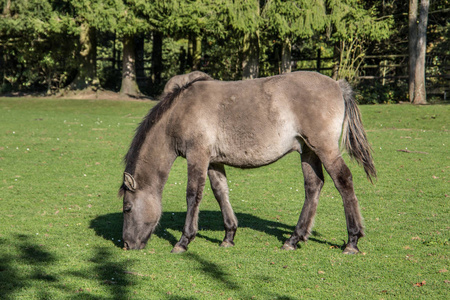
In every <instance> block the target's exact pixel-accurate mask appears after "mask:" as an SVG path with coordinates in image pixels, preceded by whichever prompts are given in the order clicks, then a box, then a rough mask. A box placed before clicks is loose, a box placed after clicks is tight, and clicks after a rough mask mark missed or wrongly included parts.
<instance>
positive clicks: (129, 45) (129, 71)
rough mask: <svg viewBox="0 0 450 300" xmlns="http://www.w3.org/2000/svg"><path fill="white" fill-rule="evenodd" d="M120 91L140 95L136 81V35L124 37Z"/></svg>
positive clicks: (134, 95) (135, 95) (130, 94)
mask: <svg viewBox="0 0 450 300" xmlns="http://www.w3.org/2000/svg"><path fill="white" fill-rule="evenodd" d="M120 93H121V94H125V95H129V96H133V97H137V96H139V95H140V92H139V87H138V85H137V81H136V52H135V43H134V36H130V35H126V36H124V38H123V60H122V85H121V88H120Z"/></svg>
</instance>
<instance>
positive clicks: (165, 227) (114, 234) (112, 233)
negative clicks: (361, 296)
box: [90, 210, 342, 248]
mask: <svg viewBox="0 0 450 300" xmlns="http://www.w3.org/2000/svg"><path fill="white" fill-rule="evenodd" d="M236 217H237V219H238V220H239V228H241V229H242V228H250V229H252V230H255V231H259V232H262V233H265V234H268V235H271V236H274V237H276V238H277V239H278V240H279V241H280V243H283V242H284V241H285V240H286V239H287V238H288V237H289V236H290V234H291V233H292V231H293V230H294V225H292V226H291V225H287V224H284V223H282V222H279V221H270V220H265V219H261V218H259V217H257V216H254V215H251V214H247V213H236ZM185 218H186V212H170V211H169V212H164V213H163V215H162V217H161V220H160V224H159V226H158V227H157V228H156V230H155V232H154V234H155V235H156V236H158V237H159V238H162V239H165V240H167V241H168V242H169V243H170V244H171V245H172V246H174V245H175V244H176V243H177V241H178V238H179V237H178V238H177V237H175V236H174V235H173V234H172V233H171V232H170V231H178V232H180V236H181V230H182V229H183V226H184V221H185ZM122 224H123V216H122V213H111V214H106V215H101V216H98V217H96V218H95V219H93V220H91V223H90V228H92V229H94V231H95V233H96V234H97V235H98V236H101V237H103V238H104V239H106V240H109V241H113V242H114V244H115V245H116V246H118V247H123V243H122V242H120V240H121V236H122ZM239 228H238V233H237V234H239ZM169 229H170V231H169ZM206 231H223V232H225V231H224V225H223V218H222V213H221V212H220V211H210V210H206V211H200V215H199V231H198V233H197V238H203V239H206V240H208V241H210V242H213V243H217V244H220V243H221V242H222V241H221V240H218V239H216V238H212V237H210V236H208V235H207V234H204V233H205V232H206ZM309 240H310V241H314V242H317V243H322V244H327V245H329V246H333V247H339V248H341V247H342V245H337V244H334V243H330V242H328V241H326V240H324V239H322V238H321V237H320V234H319V233H318V232H316V231H313V232H312V235H311V237H310V238H309Z"/></svg>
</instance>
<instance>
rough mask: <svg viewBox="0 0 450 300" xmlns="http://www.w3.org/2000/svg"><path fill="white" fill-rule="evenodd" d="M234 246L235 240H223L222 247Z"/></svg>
mask: <svg viewBox="0 0 450 300" xmlns="http://www.w3.org/2000/svg"><path fill="white" fill-rule="evenodd" d="M233 246H234V243H233V242H227V241H223V242H222V243H221V244H220V247H224V248H229V247H233Z"/></svg>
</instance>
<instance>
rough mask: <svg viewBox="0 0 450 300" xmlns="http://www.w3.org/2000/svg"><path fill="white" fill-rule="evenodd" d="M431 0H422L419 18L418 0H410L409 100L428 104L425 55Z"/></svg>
mask: <svg viewBox="0 0 450 300" xmlns="http://www.w3.org/2000/svg"><path fill="white" fill-rule="evenodd" d="M429 5H430V3H429V0H421V1H420V8H419V11H420V12H419V18H417V10H418V0H410V1H409V15H408V20H409V42H408V44H409V101H410V102H412V103H414V104H426V102H427V100H426V90H425V56H426V37H427V23H428V9H429Z"/></svg>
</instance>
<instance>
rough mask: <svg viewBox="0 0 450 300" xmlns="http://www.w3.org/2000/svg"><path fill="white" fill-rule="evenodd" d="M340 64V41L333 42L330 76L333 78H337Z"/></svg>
mask: <svg viewBox="0 0 450 300" xmlns="http://www.w3.org/2000/svg"><path fill="white" fill-rule="evenodd" d="M340 64H341V43H340V42H335V43H334V45H333V69H332V70H331V74H332V75H331V77H332V78H333V79H334V80H337V79H338V78H339V66H340Z"/></svg>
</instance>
